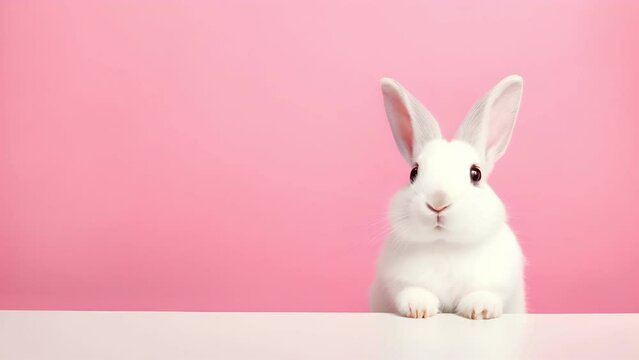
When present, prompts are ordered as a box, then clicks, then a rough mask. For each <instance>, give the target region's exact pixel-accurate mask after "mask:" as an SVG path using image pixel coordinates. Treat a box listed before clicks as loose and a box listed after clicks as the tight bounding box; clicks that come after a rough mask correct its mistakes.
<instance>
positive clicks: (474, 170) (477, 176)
mask: <svg viewBox="0 0 639 360" xmlns="http://www.w3.org/2000/svg"><path fill="white" fill-rule="evenodd" d="M479 180H481V170H479V167H478V166H477V165H473V166H471V167H470V181H472V182H474V183H478V182H479Z"/></svg>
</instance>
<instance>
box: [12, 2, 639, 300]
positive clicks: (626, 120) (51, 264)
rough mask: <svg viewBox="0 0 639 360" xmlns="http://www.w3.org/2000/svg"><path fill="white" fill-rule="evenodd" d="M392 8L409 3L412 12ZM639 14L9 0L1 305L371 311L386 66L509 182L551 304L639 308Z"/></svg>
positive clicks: (392, 185) (385, 153)
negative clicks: (516, 77) (486, 108)
mask: <svg viewBox="0 0 639 360" xmlns="http://www.w3.org/2000/svg"><path fill="white" fill-rule="evenodd" d="M391 3H392V4H391ZM638 24H639V4H637V2H631V1H628V2H600V1H578V2H577V1H575V2H568V1H563V2H543V1H542V2H540V1H536V0H534V1H533V0H530V1H523V2H521V1H520V2H516V3H515V2H507V1H483V2H477V1H461V2H459V1H452V2H448V1H446V2H444V1H440V2H425V1H393V2H388V1H316V2H308V1H304V2H301V1H294V0H290V1H274V2H243V1H215V2H204V1H202V2H194V1H191V2H177V1H174V2H169V1H137V2H128V1H92V2H87V1H79V0H78V1H65V2H61V1H59V2H52V1H17V0H16V1H2V2H1V3H0V308H4V309H104V310H122V309H126V310H211V311H213V310H217V311H226V310H237V311H253V310H273V311H278V310H289V311H364V310H366V309H367V305H366V293H367V287H368V284H369V282H370V281H371V279H372V276H373V271H374V262H375V257H376V255H377V252H378V250H379V246H380V243H381V241H382V239H383V232H384V229H385V224H384V221H383V219H384V213H385V210H386V204H387V201H388V199H389V198H390V197H391V196H392V194H393V193H394V191H395V190H397V189H398V188H399V187H400V186H402V185H403V184H405V183H406V182H407V180H408V173H409V168H408V166H407V165H406V164H404V163H403V160H402V158H401V156H400V155H399V153H398V152H397V150H396V149H395V145H394V143H393V139H392V136H391V133H390V129H389V127H388V124H387V122H386V118H385V115H384V111H383V105H382V99H381V94H380V91H379V84H378V80H379V78H380V77H382V76H391V77H394V78H396V79H398V80H399V81H401V82H402V83H404V85H406V87H408V88H409V89H410V90H411V91H412V92H413V93H414V94H415V95H416V96H417V97H418V98H420V99H421V100H422V101H423V102H424V103H425V104H426V105H427V106H428V107H429V108H430V110H431V111H432V112H433V113H434V114H435V116H436V117H438V119H439V121H440V123H441V126H442V129H443V131H444V133H445V134H447V135H448V136H450V135H452V134H453V132H454V130H455V129H456V127H457V125H458V124H459V122H460V121H461V119H462V118H463V116H464V115H465V113H466V111H467V110H468V109H469V108H470V106H471V104H472V103H473V102H474V101H475V100H476V99H477V98H478V97H479V96H480V95H482V94H483V93H484V92H485V91H487V90H488V89H489V88H490V87H491V86H492V85H493V84H495V83H496V82H497V81H498V80H499V79H501V78H502V77H503V76H505V75H508V74H511V73H519V74H521V75H522V76H523V77H524V79H525V91H524V100H523V104H522V108H521V112H520V117H519V122H518V124H517V128H516V129H515V134H514V136H513V141H512V143H511V146H510V149H509V151H508V153H507V154H506V156H505V157H504V158H503V159H502V161H501V162H500V163H499V164H498V165H497V168H496V170H495V172H494V174H493V176H492V178H491V182H492V185H493V187H494V188H495V190H496V191H497V193H498V194H500V196H501V197H502V198H503V200H504V202H505V203H506V204H507V207H508V209H509V213H510V216H511V223H512V225H513V227H514V228H515V230H516V232H517V233H518V234H519V237H520V239H521V243H522V245H523V247H524V250H525V252H526V254H527V257H528V260H529V261H528V262H529V264H528V269H527V278H528V293H529V298H530V309H531V310H532V311H533V312H637V311H639V287H638V285H637V283H638V281H637V278H639V266H638V265H637V252H638V250H639V226H637V222H638V221H639V216H638V214H639V201H638V200H639V196H638V195H639V190H638V189H639V164H638V163H637V152H638V150H639V144H638V142H637V135H639V110H638V109H639V107H638V106H637V101H638V100H639V90H638V88H637V84H638V83H639V67H638V65H637V64H639V42H637V38H636V37H637V34H639V25H638Z"/></svg>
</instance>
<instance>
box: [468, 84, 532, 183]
mask: <svg viewBox="0 0 639 360" xmlns="http://www.w3.org/2000/svg"><path fill="white" fill-rule="evenodd" d="M522 90H523V79H522V78H521V77H520V76H518V75H510V76H508V77H506V78H505V79H503V80H502V81H500V82H499V83H498V84H497V85H495V87H494V88H493V89H492V90H490V91H489V92H488V94H486V95H485V96H484V97H483V98H482V99H481V100H479V101H478V102H477V103H476V104H475V105H474V106H473V108H472V109H471V110H470V112H469V113H468V115H467V116H466V119H465V120H464V122H463V124H462V125H461V127H460V128H459V130H458V131H457V136H456V138H458V139H460V140H463V141H466V142H468V143H470V144H471V145H473V146H474V147H475V148H476V149H477V151H479V153H480V154H481V155H483V157H484V160H485V168H486V169H485V170H486V171H487V172H490V170H491V169H492V167H493V166H494V164H495V162H496V161H497V160H498V159H499V158H500V157H501V156H502V155H503V154H504V152H505V151H506V148H507V147H508V143H509V142H510V137H511V136H512V131H513V128H514V127H515V121H516V119H517V112H518V111H519V104H520V102H521V95H522Z"/></svg>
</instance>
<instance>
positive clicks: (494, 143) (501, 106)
mask: <svg viewBox="0 0 639 360" xmlns="http://www.w3.org/2000/svg"><path fill="white" fill-rule="evenodd" d="M518 91H519V89H518V87H517V86H511V87H509V88H507V89H505V90H504V92H503V93H502V94H501V96H499V98H497V99H496V100H495V102H494V103H493V106H492V108H491V110H490V114H489V125H488V137H487V139H486V149H489V151H490V152H494V153H501V152H503V151H504V150H505V148H504V147H505V145H507V143H508V140H509V136H510V131H511V129H512V125H513V121H515V112H516V111H517V101H519V93H518Z"/></svg>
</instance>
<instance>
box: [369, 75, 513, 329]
mask: <svg viewBox="0 0 639 360" xmlns="http://www.w3.org/2000/svg"><path fill="white" fill-rule="evenodd" d="M382 92H383V94H384V104H385V107H386V113H387V115H388V119H389V122H390V124H391V129H392V131H393V135H394V137H395V140H396V142H397V146H398V148H399V150H400V152H401V153H402V155H403V156H404V158H405V159H406V160H407V162H409V163H410V164H411V165H414V164H419V169H418V175H417V178H416V179H415V182H414V183H412V184H409V185H408V186H406V187H405V188H403V189H401V190H400V191H399V192H398V193H397V194H396V195H395V196H394V197H393V199H392V201H391V204H390V211H389V221H390V225H391V233H390V235H389V237H388V238H387V240H386V243H385V245H384V247H383V249H382V253H381V255H380V258H379V261H378V270H377V276H376V278H375V281H374V282H373V285H372V287H371V293H370V305H371V310H372V311H378V312H394V313H398V314H401V315H404V316H408V317H415V318H426V317H429V316H432V315H435V314H437V313H438V312H454V313H458V314H460V315H462V316H466V317H468V318H472V319H490V318H494V317H498V316H500V315H501V314H502V313H520V312H525V294H524V280H523V267H524V257H523V255H522V252H521V248H520V247H519V243H518V242H517V239H516V237H515V235H514V234H513V232H512V231H511V229H510V228H509V226H508V225H507V223H506V212H505V209H504V206H503V204H502V202H501V200H500V199H499V198H498V197H497V195H496V194H495V193H494V192H493V190H492V189H491V187H490V186H489V185H488V183H487V181H486V180H487V178H488V175H489V174H490V171H491V170H492V168H493V166H494V163H495V162H496V161H497V160H498V159H499V158H500V157H501V156H502V155H503V153H504V151H505V150H506V147H507V146H508V143H509V141H510V138H511V134H512V129H513V127H514V124H515V120H516V116H517V111H518V109H519V103H520V99H521V94H522V80H521V78H520V77H519V76H514V75H513V76H509V77H507V78H505V79H504V80H502V81H501V82H500V83H499V84H497V85H496V86H495V87H494V88H493V89H492V90H491V91H490V92H489V93H488V94H486V96H484V97H483V98H482V99H481V100H480V101H479V102H477V104H475V106H474V107H473V108H472V109H471V111H470V113H469V114H468V116H467V117H466V119H465V120H464V123H463V124H462V126H461V127H460V130H459V131H458V133H457V137H456V139H454V140H452V141H447V140H444V139H442V138H441V135H440V131H439V126H438V125H437V122H436V121H435V119H434V117H433V116H432V115H431V114H430V112H428V110H426V109H425V108H424V107H423V106H422V105H421V104H420V103H419V102H418V101H417V100H416V99H415V98H414V97H413V96H412V95H410V94H409V93H408V92H407V91H406V90H405V89H404V88H403V87H402V86H401V85H399V84H398V83H397V82H395V81H394V80H390V79H382ZM472 165H476V166H479V168H480V169H481V171H482V179H481V180H480V181H479V182H478V183H473V182H472V181H471V180H470V174H469V173H470V168H471V166H472ZM406 176H407V178H408V171H407V174H406ZM427 204H429V205H432V206H434V207H435V208H440V207H442V206H445V205H449V207H448V208H446V209H444V210H442V212H441V213H439V214H437V213H435V212H434V211H432V210H430V209H429V208H428V206H427Z"/></svg>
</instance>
